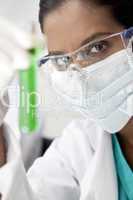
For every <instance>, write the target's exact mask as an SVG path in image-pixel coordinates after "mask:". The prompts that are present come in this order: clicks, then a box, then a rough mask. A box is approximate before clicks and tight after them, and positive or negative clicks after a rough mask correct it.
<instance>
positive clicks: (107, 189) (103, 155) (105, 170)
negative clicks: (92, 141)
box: [80, 131, 118, 200]
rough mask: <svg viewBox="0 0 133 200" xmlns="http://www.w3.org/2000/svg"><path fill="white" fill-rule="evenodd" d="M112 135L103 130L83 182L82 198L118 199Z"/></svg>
mask: <svg viewBox="0 0 133 200" xmlns="http://www.w3.org/2000/svg"><path fill="white" fill-rule="evenodd" d="M117 188H118V187H117V176H116V170H115V163H114V157H113V151H112V141H111V135H110V134H109V133H105V132H103V131H101V134H100V137H99V141H98V145H97V148H96V149H95V155H94V157H93V159H92V161H91V165H90V166H89V167H88V170H87V172H86V174H85V176H84V178H83V181H82V184H81V198H80V200H118V189H117Z"/></svg>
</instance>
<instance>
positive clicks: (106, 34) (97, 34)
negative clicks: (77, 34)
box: [47, 32, 113, 56]
mask: <svg viewBox="0 0 133 200" xmlns="http://www.w3.org/2000/svg"><path fill="white" fill-rule="evenodd" d="M111 34H113V32H97V33H95V34H92V35H91V36H89V37H87V38H86V39H84V40H83V41H82V42H81V43H80V46H79V48H80V47H82V46H84V45H86V44H87V43H89V42H92V41H94V40H98V39H100V37H102V36H105V37H106V36H108V35H111ZM63 54H66V53H65V52H63V51H50V52H49V54H48V55H47V56H53V55H63Z"/></svg>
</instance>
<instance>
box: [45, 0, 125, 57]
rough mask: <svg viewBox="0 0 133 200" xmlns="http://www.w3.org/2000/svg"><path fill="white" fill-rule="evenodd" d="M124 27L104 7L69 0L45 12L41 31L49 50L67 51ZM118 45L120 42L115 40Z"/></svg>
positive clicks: (56, 51)
mask: <svg viewBox="0 0 133 200" xmlns="http://www.w3.org/2000/svg"><path fill="white" fill-rule="evenodd" d="M122 30H123V27H122V25H120V24H119V23H118V22H117V21H116V20H115V19H114V18H113V16H112V15H111V11H110V10H109V9H108V8H107V7H102V6H101V7H100V6H94V5H91V4H89V3H88V4H83V3H81V1H78V0H77V1H69V2H68V3H65V4H64V5H63V6H62V7H60V8H57V9H56V10H55V11H52V12H51V13H50V14H48V15H47V17H46V18H45V21H44V32H45V36H46V40H47V46H48V50H49V53H50V54H52V55H57V54H64V53H70V52H73V51H75V50H77V49H78V48H80V47H81V46H83V45H85V44H87V43H88V42H90V41H93V40H95V39H99V38H101V36H102V37H104V36H105V37H106V36H108V35H110V34H113V33H116V32H120V31H122ZM118 45H119V44H118Z"/></svg>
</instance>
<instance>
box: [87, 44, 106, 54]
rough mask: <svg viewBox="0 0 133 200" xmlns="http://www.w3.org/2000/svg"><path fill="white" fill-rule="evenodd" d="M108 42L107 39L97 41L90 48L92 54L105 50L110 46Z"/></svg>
mask: <svg viewBox="0 0 133 200" xmlns="http://www.w3.org/2000/svg"><path fill="white" fill-rule="evenodd" d="M108 46H109V45H108V43H107V42H106V41H100V42H98V43H95V44H93V45H92V46H91V48H90V54H97V53H101V52H103V51H105V50H106V49H107V48H108Z"/></svg>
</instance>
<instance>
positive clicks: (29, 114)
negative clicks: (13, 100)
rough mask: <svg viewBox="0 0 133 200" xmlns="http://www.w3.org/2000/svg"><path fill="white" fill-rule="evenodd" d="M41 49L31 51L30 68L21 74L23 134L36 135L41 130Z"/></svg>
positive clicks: (20, 100)
mask: <svg viewBox="0 0 133 200" xmlns="http://www.w3.org/2000/svg"><path fill="white" fill-rule="evenodd" d="M39 53H40V49H37V48H33V49H31V50H29V59H30V66H29V68H28V69H26V70H21V71H20V72H19V81H20V96H19V102H20V103H19V128H20V131H21V132H22V133H29V134H31V133H35V132H36V131H37V130H38V128H39V119H38V93H37V91H38V80H37V79H38V65H37V58H38V55H39Z"/></svg>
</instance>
